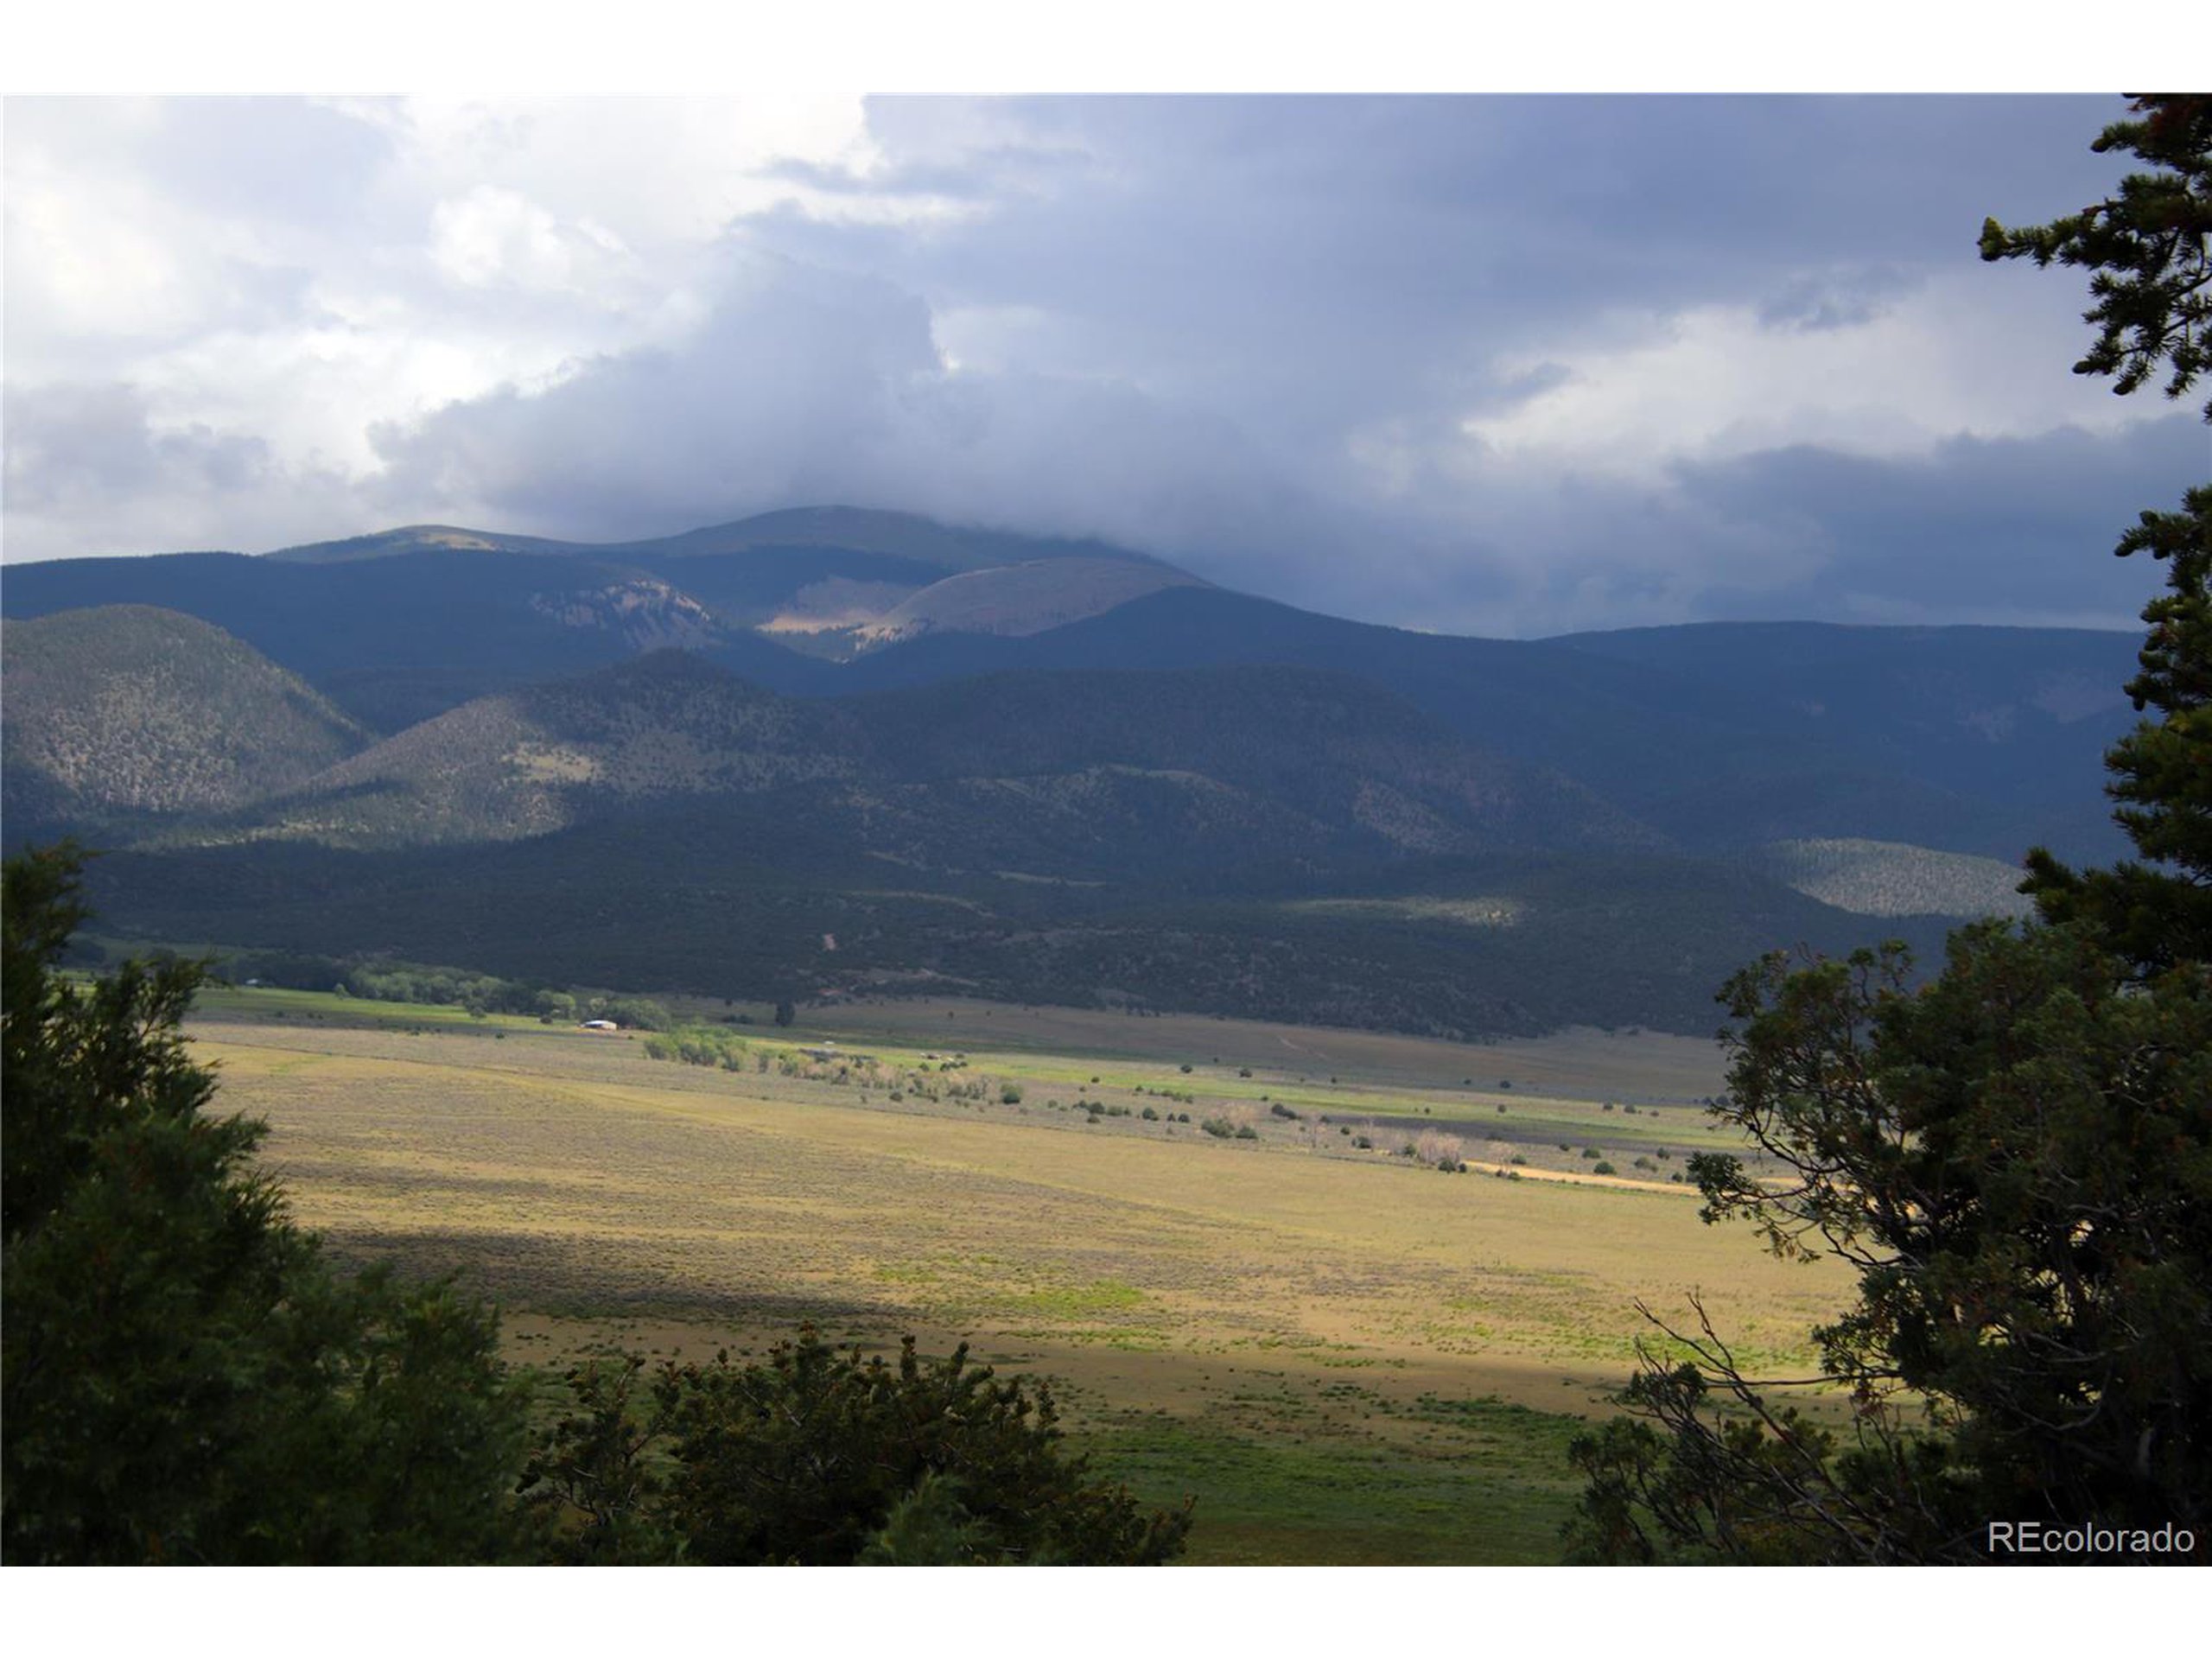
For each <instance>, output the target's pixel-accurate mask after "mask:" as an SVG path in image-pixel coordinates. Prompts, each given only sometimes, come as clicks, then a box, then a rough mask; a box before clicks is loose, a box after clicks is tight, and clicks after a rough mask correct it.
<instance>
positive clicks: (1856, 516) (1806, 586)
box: [1678, 413, 2212, 627]
mask: <svg viewBox="0 0 2212 1659" xmlns="http://www.w3.org/2000/svg"><path fill="white" fill-rule="evenodd" d="M2208 474H2212V435H2208V433H2207V431H2206V429H2205V427H2204V425H2203V423H2202V422H2201V421H2200V420H2198V419H2197V418H2196V416H2194V415H2192V414H2181V413H2177V414H2174V415H2172V416H2169V417H2168V418H2166V419H2164V420H2162V421H2158V422H2155V423H2150V424H2148V425H2145V426H2142V427H2138V428H2135V429H2131V430H2129V431H2127V432H2126V433H2125V434H2124V435H2120V436H2117V437H2108V436H2099V435H2094V434H2090V433H2087V432H2083V431H2081V430H2079V429H2072V428H2068V429H2061V430H2058V431H2056V432H2049V433H2044V434H2043V435H2039V436H2037V437H2033V438H2024V439H2002V440H1985V439H1976V438H1956V439H1953V440H1951V441H1950V442H1946V443H1944V444H1942V445H1941V446H1940V447H1939V448H1937V449H1936V451H1935V452H1934V453H1933V454H1929V455H1927V456H1925V457H1921V458H1916V459H1912V460H1904V461H1900V460H1887V459H1874V458H1869V457H1866V456H1858V455H1848V454H1838V453H1835V452H1834V451H1828V450H1821V449H1818V448H1809V447H1800V448H1789V449H1783V450H1777V451H1770V452H1768V453H1765V454H1754V455H1746V456H1743V457H1741V458H1739V459H1737V460H1733V461H1726V462H1720V463H1717V464H1713V465H1704V466H1699V465H1684V466H1682V467H1680V468H1679V469H1678V477H1679V480H1680V482H1681V488H1682V490H1683V493H1684V494H1685V495H1686V496H1687V497H1688V499H1690V500H1692V501H1694V502H1696V503H1698V504H1699V505H1701V506H1703V507H1705V508H1707V509H1708V510H1710V511H1711V512H1714V513H1715V514H1717V515H1719V516H1720V517H1722V518H1726V519H1727V520H1729V521H1732V522H1734V523H1737V524H1743V525H1746V526H1751V527H1757V528H1764V529H1765V530H1766V531H1768V532H1769V533H1770V534H1771V535H1772V536H1773V537H1774V538H1775V539H1776V540H1777V542H1788V543H1792V544H1802V543H1805V542H1807V541H1809V542H1810V543H1811V544H1812V545H1813V546H1814V547H1815V550H1816V552H1817V556H1818V559H1819V563H1818V568H1817V569H1816V570H1815V571H1814V572H1813V573H1812V574H1810V575H1808V576H1807V577H1806V578H1805V579H1804V580H1802V581H1800V582H1795V583H1792V584H1790V585H1789V586H1788V587H1786V588H1783V589H1781V590H1780V591H1779V592H1777V591H1767V592H1762V593H1759V594H1757V595H1756V597H1753V596H1751V595H1748V594H1736V595H1730V594H1726V593H1724V592H1718V591H1717V592H1715V593H1714V594H1713V597H1712V603H1713V611H1714V614H1716V615H1736V616H1742V617H1751V616H1756V615H1772V614H1775V613H1776V612H1775V609H1774V607H1775V606H1776V604H1777V601H1781V602H1782V603H1783V604H1785V605H1786V606H1788V607H1792V613H1793V614H1802V615H1809V616H1829V617H1858V618H1861V619H1863V620H1869V621H1873V620H1882V621H1922V620H1927V621H1946V622H1948V621H1962V620H1973V619H1974V618H1975V617H1977V616H1987V617H1990V618H1992V619H1993V620H1998V619H2001V620H2031V619H2034V620H2063V619H2065V618H2068V617H2069V616H2079V617H2081V618H2082V620H2092V619H2094V620H2101V621H2102V622H2104V623H2106V624H2107V625H2109V626H2122V627H2124V626H2126V625H2127V624H2128V623H2130V622H2131V621H2133V620H2134V618H2135V615H2136V613H2138V612H2139V610H2140V609H2141V608H2142V607H2143V604H2144V602H2145V601H2146V600H2148V599H2149V598H2150V597H2151V596H2152V594H2153V593H2155V592H2156V591H2157V590H2158V588H2160V586H2161V585H2162V582H2163V578H2164V571H2163V570H2162V569H2160V568H2159V567H2158V564H2157V563H2156V562H2155V561H2153V560H2150V559H2147V558H2143V557H2135V558H2130V559H2118V558H2114V557H2113V556H2112V547H2113V543H2116V542H2117V541H2118V540H2119V539H2120V533H2121V532H2122V531H2125V530H2126V529H2129V528H2130V527H2132V526H2133V524H2135V522H2136V515H2137V514H2138V513H2139V512H2142V511H2143V510H2145V509H2168V508H2173V507H2177V506H2178V505H2180V500H2181V495H2182V493H2183V490H2185V489H2187V488H2188V487H2189V486H2190V485H2192V484H2198V483H2202V482H2203V481H2204V480H2205V478H2206V477H2207V476H2208Z"/></svg>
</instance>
